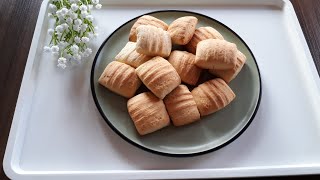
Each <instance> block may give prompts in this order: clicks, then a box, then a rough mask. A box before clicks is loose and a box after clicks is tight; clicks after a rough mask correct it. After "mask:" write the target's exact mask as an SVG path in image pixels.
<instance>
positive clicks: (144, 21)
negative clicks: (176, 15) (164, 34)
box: [129, 15, 168, 42]
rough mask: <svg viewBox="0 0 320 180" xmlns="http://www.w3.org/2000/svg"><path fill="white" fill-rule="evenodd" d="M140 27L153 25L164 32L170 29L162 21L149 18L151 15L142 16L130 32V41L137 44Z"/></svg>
mask: <svg viewBox="0 0 320 180" xmlns="http://www.w3.org/2000/svg"><path fill="white" fill-rule="evenodd" d="M140 25H151V26H155V27H158V28H161V29H163V30H167V29H168V24H167V23H165V22H163V21H161V20H160V19H157V18H155V17H153V16H149V15H144V16H141V17H140V18H139V19H138V20H137V21H136V22H135V23H134V24H133V26H132V28H131V30H130V35H129V41H133V42H136V41H137V33H136V29H137V27H138V26H140Z"/></svg>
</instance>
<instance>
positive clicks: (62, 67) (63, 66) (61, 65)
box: [57, 63, 67, 69]
mask: <svg viewBox="0 0 320 180" xmlns="http://www.w3.org/2000/svg"><path fill="white" fill-rule="evenodd" d="M57 66H58V67H59V68H61V69H65V68H66V67H67V65H66V64H62V63H58V64H57Z"/></svg>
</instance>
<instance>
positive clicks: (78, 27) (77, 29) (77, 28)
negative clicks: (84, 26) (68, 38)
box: [72, 25, 81, 32]
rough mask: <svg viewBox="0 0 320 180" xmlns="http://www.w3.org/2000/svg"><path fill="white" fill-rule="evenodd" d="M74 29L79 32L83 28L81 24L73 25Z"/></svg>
mask: <svg viewBox="0 0 320 180" xmlns="http://www.w3.org/2000/svg"><path fill="white" fill-rule="evenodd" d="M72 29H73V30H74V31H76V32H79V31H80V30H81V28H80V26H79V25H73V26H72Z"/></svg>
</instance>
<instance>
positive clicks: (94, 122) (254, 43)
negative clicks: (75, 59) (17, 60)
mask: <svg viewBox="0 0 320 180" xmlns="http://www.w3.org/2000/svg"><path fill="white" fill-rule="evenodd" d="M102 3H103V8H102V9H101V10H97V11H94V16H95V17H96V21H97V23H98V25H99V27H100V29H99V34H100V36H99V38H98V39H96V40H95V41H94V42H93V45H94V50H95V52H96V50H97V48H98V47H99V45H100V44H101V43H102V42H103V41H104V40H105V39H106V38H107V37H108V35H109V34H110V33H112V32H113V31H114V30H115V29H116V28H117V27H119V26H120V25H122V24H123V23H125V22H126V21H128V20H129V19H132V18H133V17H136V16H138V15H141V14H143V13H147V12H150V11H153V10H163V9H181V10H190V11H195V12H198V13H202V14H205V15H208V16H211V17H213V18H215V19H217V20H219V21H221V22H223V23H224V24H226V25H227V26H229V27H230V28H231V29H233V30H234V31H235V32H237V33H238V34H239V35H240V36H241V37H242V38H243V39H244V41H245V42H246V43H247V44H248V46H249V47H250V48H251V50H252V52H253V53H254V55H255V57H256V60H257V62H258V65H259V67H260V71H261V77H262V92H263V93H262V99H261V105H260V108H259V110H258V113H257V115H256V117H255V119H254V120H253V122H252V124H251V125H250V126H249V128H248V129H247V130H246V131H245V132H244V133H243V134H242V135H241V136H240V137H239V138H238V139H237V140H235V141H234V142H232V143H231V144H230V145H228V146H226V147H224V148H222V149H220V150H218V151H215V152H212V153H209V154H206V155H202V156H197V157H191V158H172V157H163V156H159V155H155V154H151V153H148V152H145V151H143V150H140V149H138V148H136V147H134V146H132V145H131V144H128V143H127V142H125V141H124V140H122V139H121V138H120V137H118V135H116V134H115V133H114V132H113V131H112V130H111V129H110V128H109V127H108V126H107V124H106V123H105V122H104V120H103V119H102V117H101V116H100V114H99V112H98V111H97V108H96V107H95V104H94V102H93V99H92V96H91V91H90V83H89V77H90V69H91V64H92V63H91V62H92V60H91V61H90V62H89V63H87V64H85V65H84V66H82V67H78V68H74V69H71V70H69V71H61V70H59V69H57V68H56V66H55V62H54V61H53V57H51V55H50V54H45V53H43V51H42V49H43V46H44V45H45V44H46V43H48V42H49V36H48V35H47V34H46V31H47V28H48V18H47V15H46V14H47V7H48V0H45V1H44V2H43V3H42V6H41V9H40V13H39V18H38V21H37V25H36V29H35V32H34V37H33V40H32V45H31V48H30V52H29V57H28V61H27V65H26V68H25V72H24V77H23V81H22V84H21V89H20V94H19V98H18V102H17V106H16V110H15V114H14V118H13V122H12V127H11V131H10V136H9V140H8V145H7V149H6V153H5V158H4V162H3V163H4V170H5V172H6V174H7V175H8V176H9V177H10V178H12V179H32V180H36V179H41V180H43V179H57V178H60V179H77V180H78V179H110V178H111V179H117V178H119V179H148V178H150V179H152V178H155V179H160V178H163V179H166V178H183V179H186V178H216V177H244V176H271V175H289V174H290V175H294V174H314V173H320V153H319V152H320V143H319V138H320V115H319V111H317V109H316V108H317V107H320V105H319V103H320V96H319V95H320V94H319V93H320V82H319V78H318V75H317V72H316V69H315V66H314V63H313V60H312V57H311V55H310V52H309V49H308V46H307V44H306V41H305V39H304V36H303V33H302V31H301V28H300V26H299V23H298V20H297V18H296V15H295V12H294V10H293V7H292V5H291V3H290V2H289V1H287V0H268V1H259V0H245V1H236V0H228V1H222V0H216V1H211V0H196V1H194V0H184V1H183V0H176V1H174V0H167V1H164V0H163V1H160V0H159V1H148V2H146V1H145V0H136V1H129V0H126V1H117V0H108V1H102ZM95 52H94V53H95ZM92 58H93V56H92Z"/></svg>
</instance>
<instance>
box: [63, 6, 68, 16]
mask: <svg viewBox="0 0 320 180" xmlns="http://www.w3.org/2000/svg"><path fill="white" fill-rule="evenodd" d="M68 12H69V10H68V9H67V8H65V7H64V8H62V9H61V14H62V16H65V15H67V14H68Z"/></svg>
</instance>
